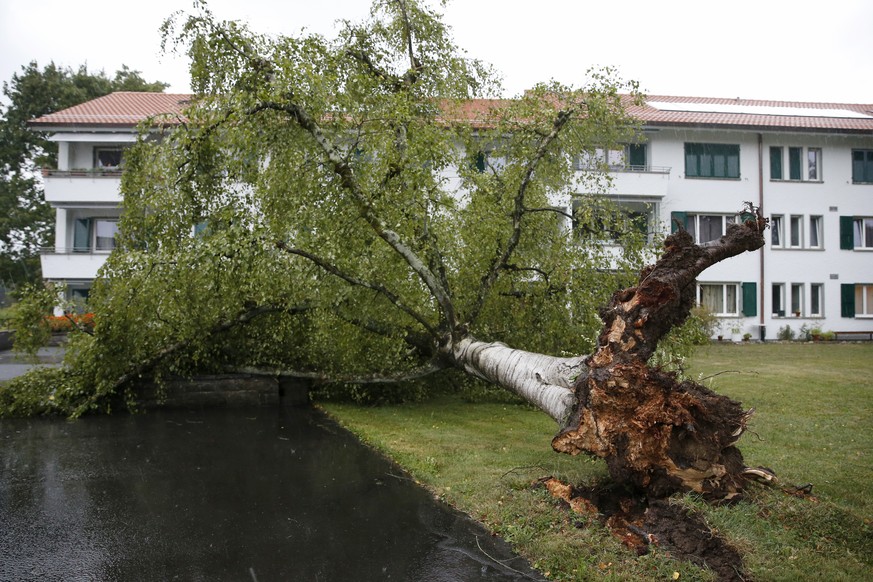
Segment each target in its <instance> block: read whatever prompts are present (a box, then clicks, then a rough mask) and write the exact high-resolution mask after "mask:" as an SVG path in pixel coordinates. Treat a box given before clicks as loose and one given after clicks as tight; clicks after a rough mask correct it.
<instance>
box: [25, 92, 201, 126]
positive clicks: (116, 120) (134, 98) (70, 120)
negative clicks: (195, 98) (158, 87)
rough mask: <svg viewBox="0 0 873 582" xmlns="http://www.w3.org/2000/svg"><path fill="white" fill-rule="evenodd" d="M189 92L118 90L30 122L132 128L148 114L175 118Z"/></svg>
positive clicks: (185, 101) (147, 116)
mask: <svg viewBox="0 0 873 582" xmlns="http://www.w3.org/2000/svg"><path fill="white" fill-rule="evenodd" d="M191 97H192V96H191V95H185V94H173V93H141V92H135V91H119V92H116V93H110V94H109V95H104V96H103V97H98V98H97V99H92V100H91V101H86V102H85V103H81V104H79V105H75V106H73V107H70V108H67V109H62V110H61V111H56V112H55V113H49V114H48V115H44V116H42V117H39V118H37V119H33V120H31V121H30V124H31V125H32V126H36V127H46V126H81V125H87V126H91V125H97V126H112V127H133V126H135V125H137V124H138V123H140V122H141V121H143V120H145V119H148V118H149V117H153V116H157V115H163V114H167V115H169V116H171V118H176V117H177V116H179V115H180V114H181V112H182V109H184V107H185V106H186V105H187V104H188V102H189V101H190V99H191Z"/></svg>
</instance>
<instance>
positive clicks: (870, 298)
mask: <svg viewBox="0 0 873 582" xmlns="http://www.w3.org/2000/svg"><path fill="white" fill-rule="evenodd" d="M862 289H863V290H864V315H873V285H862Z"/></svg>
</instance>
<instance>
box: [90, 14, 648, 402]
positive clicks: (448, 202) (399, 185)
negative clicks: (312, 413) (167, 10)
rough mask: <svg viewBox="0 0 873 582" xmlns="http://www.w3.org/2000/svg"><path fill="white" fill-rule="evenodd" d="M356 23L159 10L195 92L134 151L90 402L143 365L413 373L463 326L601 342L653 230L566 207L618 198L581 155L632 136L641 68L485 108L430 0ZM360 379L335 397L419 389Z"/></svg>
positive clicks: (149, 371) (480, 85) (474, 71)
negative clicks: (634, 74) (627, 97)
mask: <svg viewBox="0 0 873 582" xmlns="http://www.w3.org/2000/svg"><path fill="white" fill-rule="evenodd" d="M343 26H344V27H343V29H342V30H341V32H340V33H339V35H338V37H337V38H336V39H333V40H327V39H325V38H323V37H320V36H317V35H308V36H301V37H265V36H262V35H258V34H255V33H253V32H251V31H249V30H248V29H247V28H246V27H245V26H244V25H240V24H238V23H228V22H219V21H217V20H215V19H214V18H213V17H212V15H211V14H210V13H209V12H208V10H206V9H205V8H202V10H201V12H200V13H198V14H195V15H193V16H190V17H187V18H185V17H180V18H178V19H175V20H173V19H171V20H170V21H168V22H167V23H166V25H165V27H164V32H165V43H166V45H167V46H175V47H176V48H178V49H180V50H184V51H186V52H187V53H188V55H189V56H190V58H191V60H192V65H191V73H192V86H193V87H194V89H195V91H196V92H197V96H196V98H195V99H194V100H193V101H192V105H191V107H190V108H189V109H188V110H187V111H186V118H187V122H186V123H185V124H184V125H180V126H167V127H163V128H160V129H161V132H160V133H158V134H155V133H154V132H152V133H150V134H149V135H150V139H148V140H141V141H140V142H139V143H137V144H136V145H135V146H133V147H132V148H131V149H130V150H128V152H127V153H126V157H125V163H126V171H125V173H124V175H123V178H122V191H123V195H124V214H123V217H122V221H121V224H120V229H121V234H120V236H119V238H118V248H117V249H116V251H115V252H114V253H113V254H112V255H111V256H110V257H109V259H108V261H107V262H106V264H105V266H104V268H103V271H102V273H101V278H100V280H99V281H98V283H97V284H96V285H95V287H94V288H93V289H92V292H91V295H90V297H89V302H90V308H91V309H93V311H94V314H95V320H96V322H97V325H96V327H95V330H94V332H95V335H94V338H93V340H91V342H90V344H89V345H88V348H87V349H86V350H82V352H81V353H80V355H79V356H77V357H78V358H79V359H78V360H77V366H80V367H82V368H83V369H86V370H88V372H87V373H83V374H82V375H81V376H80V377H82V378H88V379H89V380H88V381H89V382H92V383H93V386H94V387H95V388H94V390H95V392H94V398H90V399H89V403H88V404H86V405H85V406H86V408H87V407H90V406H92V405H93V406H98V407H99V405H98V404H96V403H97V402H98V401H100V400H102V399H105V398H110V397H111V394H112V393H113V391H114V390H117V389H118V388H120V387H121V386H122V385H127V384H129V383H130V382H133V381H136V380H137V379H139V378H140V377H150V376H154V375H157V376H159V377H160V376H167V375H175V374H189V373H192V372H193V371H215V370H224V369H227V368H235V367H240V366H259V367H262V368H275V369H278V370H291V371H303V372H306V373H310V374H317V375H318V376H320V377H324V378H327V379H330V380H333V381H342V380H344V379H354V378H356V377H360V376H365V377H382V378H392V377H408V376H410V375H413V376H414V375H416V372H417V371H418V370H421V369H425V370H427V369H428V368H433V369H438V368H440V367H445V365H446V362H445V358H444V357H443V356H444V355H445V354H442V355H441V354H440V353H439V350H440V348H441V346H445V345H447V341H448V339H449V338H450V337H455V338H458V337H463V336H465V335H467V334H472V335H474V336H475V337H479V338H481V339H485V340H500V341H504V342H506V343H509V344H511V345H513V346H514V347H519V348H523V349H527V350H532V351H539V352H546V353H554V354H578V353H581V352H584V351H587V350H588V349H590V347H591V346H592V345H593V338H594V336H595V334H596V332H597V329H598V328H599V327H600V321H599V319H598V318H597V308H598V307H599V306H600V305H601V304H603V303H604V302H605V301H606V300H607V299H608V297H609V296H610V295H611V294H612V292H613V291H614V290H615V289H617V288H619V287H622V286H624V285H627V284H628V283H629V282H630V280H631V279H630V276H629V273H631V272H633V271H634V270H635V269H638V268H639V267H640V266H642V264H643V262H644V260H645V258H646V254H647V250H646V249H647V242H648V241H647V237H646V233H641V232H639V230H638V229H636V228H634V227H632V226H628V225H627V224H625V222H626V221H623V219H620V217H618V216H617V215H616V216H615V217H614V219H608V220H611V222H612V223H614V227H615V228H612V229H611V230H613V231H614V234H615V237H614V241H613V242H615V243H616V244H615V245H614V246H612V247H611V248H609V249H607V248H605V247H604V245H603V244H601V242H602V241H599V240H595V239H593V238H591V237H574V236H571V232H570V231H571V228H572V224H573V221H572V220H571V219H570V218H571V217H568V216H567V213H566V212H564V211H561V210H558V209H556V205H558V204H560V203H563V204H564V205H566V204H567V201H568V200H569V197H570V194H568V193H574V195H576V196H578V197H579V199H580V202H581V203H580V204H578V205H577V209H578V210H579V211H580V213H582V212H585V211H586V209H587V208H588V207H589V206H592V207H593V206H597V208H598V215H599V216H602V214H603V213H608V212H609V211H610V208H609V205H608V204H606V203H605V202H604V201H603V200H602V198H601V197H600V196H599V195H600V194H602V193H603V192H604V191H605V189H606V188H607V187H608V185H609V184H608V182H609V181H608V178H606V177H604V176H603V175H602V174H600V173H598V172H592V173H588V174H585V173H580V172H577V171H576V170H575V169H574V167H573V164H572V159H571V155H569V154H570V153H572V152H582V151H593V149H594V148H595V147H610V146H612V145H615V144H619V143H624V142H627V141H631V140H634V139H636V138H637V137H638V128H637V127H636V125H635V123H634V122H633V120H632V119H631V118H630V117H629V116H628V115H627V114H626V113H625V110H624V102H623V99H624V98H623V97H621V95H620V93H624V92H629V93H631V94H635V91H636V86H635V84H633V83H624V82H622V81H620V80H619V79H618V78H617V76H616V75H615V72H614V71H611V70H608V69H607V70H603V71H595V72H592V73H590V74H589V76H588V78H587V79H586V83H585V85H584V86H582V87H580V88H573V87H568V86H563V85H560V84H558V83H550V84H548V85H540V86H538V87H535V88H534V89H533V90H531V91H529V92H527V93H526V94H525V95H524V96H522V97H521V98H519V99H517V100H513V101H479V102H478V104H479V105H480V106H481V107H480V108H479V109H477V110H475V111H471V110H470V101H469V99H470V98H479V97H489V96H493V95H494V94H495V93H496V91H497V90H498V85H497V82H496V81H495V77H494V76H493V74H492V73H491V71H490V69H489V68H488V67H487V66H485V65H483V64H482V63H480V62H478V61H475V60H471V59H468V58H466V57H465V56H464V55H463V53H462V51H460V50H459V49H457V47H455V46H454V44H453V43H452V40H451V38H450V35H449V34H448V32H447V29H446V27H445V25H444V24H443V23H442V21H441V20H440V17H439V16H438V15H437V14H435V13H434V12H433V11H431V10H430V9H429V8H427V7H425V6H423V5H421V4H419V3H418V2H412V1H409V2H403V3H394V2H388V3H386V2H376V3H375V4H374V8H373V12H372V17H371V18H370V19H369V20H368V21H366V22H364V23H361V24H353V23H344V25H343ZM410 46H411V47H412V48H411V50H412V53H413V56H412V57H410ZM480 161H481V163H479V162H480ZM477 166H478V167H477ZM580 176H581V177H580ZM561 197H563V202H559V201H557V200H556V198H561ZM589 214H591V213H589ZM625 218H626V217H625ZM598 219H600V220H602V218H598ZM203 226H205V228H201V227H203ZM195 230H196V232H197V234H195ZM349 386H352V388H348V387H346V388H345V389H340V388H337V387H335V386H334V387H333V388H330V389H329V392H328V393H329V394H330V395H332V396H334V397H338V396H339V395H340V394H343V393H344V394H345V395H346V396H350V397H352V398H354V399H355V400H356V401H362V402H363V401H366V402H375V401H382V400H396V399H398V398H399V399H407V398H413V399H414V398H418V397H419V396H421V393H420V391H421V390H425V389H424V388H421V386H422V385H421V384H417V385H416V387H413V388H411V389H410V388H404V387H400V388H396V389H386V388H383V387H378V388H373V389H372V393H369V392H370V391H371V389H370V388H367V389H365V388H362V387H361V385H360V384H358V383H350V384H349ZM97 394H100V395H99V396H98V395H97Z"/></svg>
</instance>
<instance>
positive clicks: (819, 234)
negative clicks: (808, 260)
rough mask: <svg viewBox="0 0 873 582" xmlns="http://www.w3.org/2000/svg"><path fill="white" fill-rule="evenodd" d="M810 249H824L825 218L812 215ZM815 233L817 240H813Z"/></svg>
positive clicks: (810, 219) (810, 221)
mask: <svg viewBox="0 0 873 582" xmlns="http://www.w3.org/2000/svg"><path fill="white" fill-rule="evenodd" d="M808 224H809V232H808V235H807V236H808V237H809V248H811V249H821V248H824V232H823V229H824V217H823V216H820V215H810V217H809V223H808ZM813 233H815V240H813Z"/></svg>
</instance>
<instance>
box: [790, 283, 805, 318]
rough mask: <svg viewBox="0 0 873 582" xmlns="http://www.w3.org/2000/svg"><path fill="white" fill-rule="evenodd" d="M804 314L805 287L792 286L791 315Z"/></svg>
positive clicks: (800, 285) (799, 285)
mask: <svg viewBox="0 0 873 582" xmlns="http://www.w3.org/2000/svg"><path fill="white" fill-rule="evenodd" d="M802 312H803V285H802V284H797V283H795V284H792V285H791V313H793V314H794V315H800V314H801V313H802Z"/></svg>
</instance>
